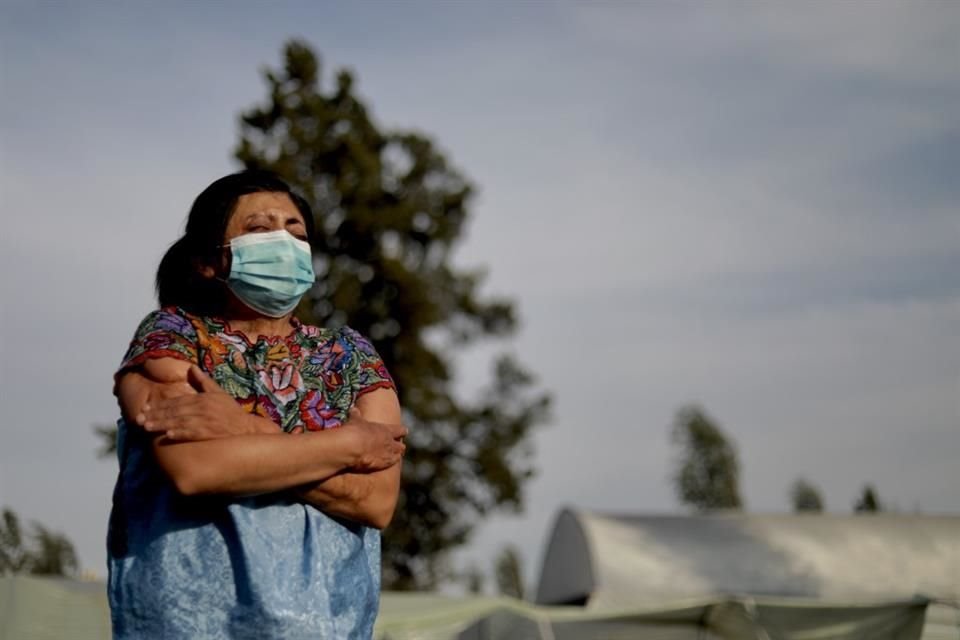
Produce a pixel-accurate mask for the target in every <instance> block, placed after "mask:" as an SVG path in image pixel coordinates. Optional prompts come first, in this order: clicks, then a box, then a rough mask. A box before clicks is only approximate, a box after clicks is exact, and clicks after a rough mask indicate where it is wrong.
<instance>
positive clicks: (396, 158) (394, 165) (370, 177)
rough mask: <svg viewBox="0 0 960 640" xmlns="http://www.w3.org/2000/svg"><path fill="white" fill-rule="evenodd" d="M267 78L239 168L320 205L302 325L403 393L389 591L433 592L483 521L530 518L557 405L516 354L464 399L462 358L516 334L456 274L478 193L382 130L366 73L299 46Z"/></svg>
mask: <svg viewBox="0 0 960 640" xmlns="http://www.w3.org/2000/svg"><path fill="white" fill-rule="evenodd" d="M264 75H265V78H266V82H267V85H268V93H269V95H268V99H267V102H266V104H264V105H262V106H260V107H257V108H253V109H251V110H249V111H247V112H245V113H244V114H243V115H242V118H241V122H242V125H241V127H242V130H241V138H240V142H239V145H238V147H237V149H236V157H237V159H238V160H240V161H241V162H242V163H243V164H244V166H246V167H248V168H263V169H269V170H272V171H274V172H276V173H278V174H279V175H281V176H282V177H283V178H285V179H286V180H287V181H289V182H290V183H291V184H292V185H294V186H295V187H296V189H297V190H298V191H300V193H302V194H303V195H304V196H305V197H306V198H307V200H308V201H309V202H310V203H311V205H312V207H313V208H314V212H315V214H316V222H317V234H316V235H317V237H316V238H315V240H314V253H315V256H316V257H315V266H316V271H317V275H318V282H317V285H316V286H315V287H314V288H313V290H312V291H311V292H310V294H309V295H308V296H307V297H306V298H305V300H304V302H303V303H301V307H300V309H299V315H300V317H301V318H303V319H304V320H306V321H308V322H312V323H315V324H318V325H325V326H331V327H336V326H340V325H344V324H349V325H350V326H351V327H353V328H355V329H357V330H358V331H360V332H361V333H364V334H366V335H368V336H370V338H371V339H372V340H373V341H374V342H375V343H376V346H377V348H378V350H379V351H380V353H381V355H382V356H383V359H384V361H385V362H386V364H387V367H388V368H389V369H390V371H391V373H392V374H393V376H394V378H395V380H396V382H397V386H398V388H399V393H400V400H401V404H402V406H403V407H404V420H405V421H406V423H407V424H408V426H409V427H410V430H411V434H410V437H409V441H408V444H409V449H408V451H407V459H406V463H405V465H404V476H403V495H402V496H401V501H400V504H399V506H398V509H397V515H396V517H395V519H394V523H393V525H392V526H391V528H390V529H389V531H388V532H387V534H386V535H385V536H384V584H385V586H387V587H389V588H393V589H411V588H423V587H431V586H434V585H435V584H436V583H437V581H438V580H440V579H441V578H443V577H445V573H444V572H445V571H446V563H445V561H444V557H445V552H446V551H447V550H449V549H451V548H453V547H456V546H458V545H462V544H464V543H465V542H466V541H467V540H468V537H469V535H470V531H471V528H472V526H473V525H474V523H475V522H476V521H477V519H478V518H480V517H481V516H483V515H485V514H487V513H489V512H491V511H492V510H494V509H498V508H509V509H514V510H519V509H520V508H521V507H522V504H523V500H522V498H523V491H522V490H523V485H524V483H525V482H526V481H527V480H528V479H529V478H530V477H531V476H532V475H533V467H532V464H531V460H530V453H531V452H530V447H529V438H528V436H529V434H530V431H531V428H532V427H534V426H535V425H537V424H538V423H541V422H543V421H544V420H545V419H546V417H547V411H548V405H549V398H548V396H547V395H546V394H543V393H542V392H539V391H536V390H535V389H534V385H533V380H532V378H531V377H530V375H529V374H527V373H526V372H525V371H524V370H523V369H522V368H521V367H520V366H519V365H518V364H517V363H516V362H515V361H514V360H513V359H512V358H511V357H510V356H509V355H502V356H500V357H499V358H496V360H495V362H494V366H493V371H492V382H491V384H490V387H489V389H488V390H487V392H486V393H485V394H483V395H482V396H481V397H479V398H475V399H464V398H459V397H457V396H456V395H455V393H454V388H453V387H454V381H455V371H454V368H453V362H452V357H453V355H454V354H455V353H456V351H457V350H460V349H462V348H463V347H465V346H467V345H469V344H471V343H475V342H477V341H479V340H481V339H484V338H490V337H505V336H508V335H509V334H511V333H512V332H513V331H514V329H515V326H516V319H515V315H514V307H513V304H512V303H511V302H510V301H509V300H504V299H490V298H484V297H481V295H480V293H479V289H480V286H481V284H482V282H483V272H482V271H480V270H463V269H460V268H458V267H455V266H454V265H453V264H452V263H451V252H452V250H453V248H454V246H455V244H456V242H457V241H458V240H459V239H460V238H461V236H462V233H463V231H464V223H465V222H466V220H467V215H468V207H469V204H470V200H471V196H472V193H473V188H472V186H471V184H470V183H469V182H468V180H467V179H466V178H465V177H464V176H463V175H461V174H460V172H458V171H457V170H456V169H454V168H453V167H451V166H450V164H449V163H448V162H447V160H446V158H445V157H444V155H443V154H442V153H441V152H440V151H439V150H438V149H437V148H436V147H435V146H434V144H433V142H432V141H431V140H430V139H429V138H428V137H426V136H425V135H422V134H420V133H412V132H401V131H385V130H382V129H380V128H378V127H377V126H376V124H375V123H374V122H373V121H372V119H371V118H370V116H369V113H368V109H367V107H366V106H365V104H364V103H363V101H362V100H361V99H360V98H359V97H358V96H357V95H356V94H355V93H354V91H353V85H354V81H353V76H352V75H351V74H350V73H348V72H346V71H342V72H340V73H339V74H337V76H336V81H335V83H334V86H332V87H330V88H329V89H327V88H325V87H324V86H323V83H322V73H321V66H320V61H319V60H318V58H317V57H316V56H315V55H314V53H313V52H312V51H311V50H310V48H309V47H308V46H307V45H306V44H304V43H302V42H296V41H294V42H290V43H289V44H288V45H287V46H286V48H285V56H284V66H283V68H282V69H271V70H267V71H266V72H265V74H264Z"/></svg>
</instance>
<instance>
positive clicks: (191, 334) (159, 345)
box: [117, 309, 197, 375]
mask: <svg viewBox="0 0 960 640" xmlns="http://www.w3.org/2000/svg"><path fill="white" fill-rule="evenodd" d="M156 358H176V359H177V360H184V361H186V362H193V363H196V362H197V330H196V328H195V327H194V326H193V323H192V322H190V319H189V318H187V317H186V316H185V315H183V314H182V313H181V312H179V311H178V310H176V309H159V310H157V311H153V312H151V313H150V314H149V315H148V316H147V317H146V318H144V319H143V322H141V323H140V326H139V327H137V332H136V333H135V334H134V336H133V340H131V341H130V347H129V348H128V349H127V353H126V355H124V356H123V362H122V363H121V364H120V368H119V369H118V370H117V375H119V374H120V373H123V372H124V371H126V370H128V369H132V368H134V367H137V366H139V365H141V364H143V363H144V362H146V361H147V360H152V359H156Z"/></svg>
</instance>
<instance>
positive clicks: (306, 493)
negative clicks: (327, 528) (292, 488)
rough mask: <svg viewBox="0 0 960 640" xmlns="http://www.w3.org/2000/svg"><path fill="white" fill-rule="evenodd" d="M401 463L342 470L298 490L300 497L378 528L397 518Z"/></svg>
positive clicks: (328, 511)
mask: <svg viewBox="0 0 960 640" xmlns="http://www.w3.org/2000/svg"><path fill="white" fill-rule="evenodd" d="M399 476H400V465H399V464H397V465H394V466H393V467H391V468H389V469H385V470H383V471H377V472H375V473H349V472H345V473H340V474H337V475H335V476H333V477H331V478H328V479H326V480H324V481H322V482H318V483H313V484H310V485H307V486H305V487H302V488H301V489H300V490H298V492H297V493H298V494H299V495H300V497H301V498H302V499H303V500H304V501H305V502H307V503H309V504H312V505H313V506H315V507H317V508H318V509H320V510H321V511H323V512H324V513H327V514H330V515H334V516H338V517H341V518H346V519H347V520H352V521H354V522H358V523H360V524H364V525H367V526H370V527H375V528H377V529H383V528H385V527H386V526H387V525H388V524H389V523H390V520H391V519H392V518H393V512H394V509H395V508H396V504H397V497H398V490H399Z"/></svg>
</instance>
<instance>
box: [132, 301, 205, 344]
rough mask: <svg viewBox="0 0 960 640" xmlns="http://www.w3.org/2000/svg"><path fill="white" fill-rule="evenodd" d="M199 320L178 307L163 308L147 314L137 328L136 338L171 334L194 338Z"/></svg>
mask: <svg viewBox="0 0 960 640" xmlns="http://www.w3.org/2000/svg"><path fill="white" fill-rule="evenodd" d="M198 321H199V318H197V317H196V316H194V315H192V314H189V313H187V312H186V311H184V310H183V309H180V308H179V307H163V308H161V309H155V310H153V311H151V312H150V313H148V314H147V315H146V317H144V319H143V320H141V321H140V324H139V325H138V327H137V336H143V335H146V334H150V333H156V332H164V333H173V334H176V335H179V336H183V337H189V338H192V337H196V335H197V322H198Z"/></svg>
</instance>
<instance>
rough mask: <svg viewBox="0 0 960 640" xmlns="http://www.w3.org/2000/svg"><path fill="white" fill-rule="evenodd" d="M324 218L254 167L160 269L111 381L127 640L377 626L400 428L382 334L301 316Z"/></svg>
mask: <svg viewBox="0 0 960 640" xmlns="http://www.w3.org/2000/svg"><path fill="white" fill-rule="evenodd" d="M312 227H313V215H312V213H311V211H310V208H309V206H308V205H307V203H306V202H305V201H304V200H303V199H302V198H300V197H299V196H297V195H296V194H294V193H293V192H292V191H291V190H290V188H289V187H288V186H287V185H286V184H285V183H284V182H282V181H281V180H279V179H278V178H276V177H275V176H273V175H272V174H267V173H264V172H257V171H245V172H241V173H237V174H234V175H230V176H226V177H224V178H221V179H220V180H217V181H216V182H214V183H213V184H211V185H210V186H209V187H208V188H207V189H206V190H204V192H203V193H201V194H200V195H199V196H198V197H197V199H196V201H195V202H194V204H193V207H192V209H191V211H190V215H189V218H188V220H187V227H186V232H185V234H184V236H183V237H182V238H181V239H180V240H178V241H177V242H176V243H175V244H174V245H173V246H172V247H171V248H170V249H169V251H168V252H167V254H166V255H165V256H164V258H163V260H162V261H161V263H160V267H159V269H158V272H157V292H158V297H159V301H160V307H161V308H160V309H159V310H158V311H154V312H152V313H151V314H149V315H148V316H147V317H146V319H144V321H143V322H142V323H141V324H140V327H139V328H138V329H137V332H136V334H135V336H134V339H133V341H132V342H131V344H130V348H129V350H128V351H127V354H126V356H125V357H124V360H123V363H122V364H121V366H120V369H119V371H118V372H117V374H116V380H115V393H116V394H117V397H118V400H119V403H120V407H121V411H122V415H123V419H122V420H120V422H119V429H118V446H117V449H118V454H119V458H120V474H119V477H118V480H117V485H116V489H115V491H114V504H113V511H112V513H111V516H110V528H109V533H108V540H107V546H108V564H109V584H108V591H109V600H110V607H111V618H112V622H113V631H114V638H117V639H123V638H164V639H174V638H258V639H260V638H284V639H290V638H354V637H356V638H366V637H370V636H371V635H372V629H373V622H374V619H375V617H376V611H377V603H378V597H379V586H380V585H379V578H380V555H379V554H380V546H379V545H380V537H379V535H380V532H379V529H382V528H383V527H385V526H386V525H387V523H388V522H389V520H390V518H391V517H392V514H393V511H394V508H395V506H396V501H397V496H398V492H399V483H400V461H401V456H402V454H403V450H404V445H403V442H402V439H403V437H404V436H405V435H406V429H405V428H404V427H403V426H401V425H400V407H399V404H398V402H397V395H396V391H395V388H394V385H393V382H392V380H391V379H390V376H389V374H388V373H387V371H386V369H385V368H384V366H383V362H382V361H381V360H380V358H379V356H378V355H377V353H376V351H375V350H374V349H373V347H372V346H371V345H370V343H369V342H368V341H367V340H366V339H364V338H363V337H362V336H360V335H359V334H358V333H356V332H355V331H353V330H351V329H349V328H346V327H344V328H342V329H338V330H330V329H321V328H317V327H312V326H307V325H304V324H301V323H300V322H299V321H298V320H297V319H296V318H294V317H293V315H292V311H293V309H294V307H295V306H296V305H297V303H298V302H299V300H300V298H301V296H302V295H303V294H304V293H305V292H306V291H307V290H308V289H309V288H310V286H311V285H312V284H313V280H314V275H313V267H312V259H311V256H310V245H309V244H308V240H309V237H310V234H311V232H312V230H313V228H312ZM336 427H341V428H336ZM291 434H295V435H291Z"/></svg>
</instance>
